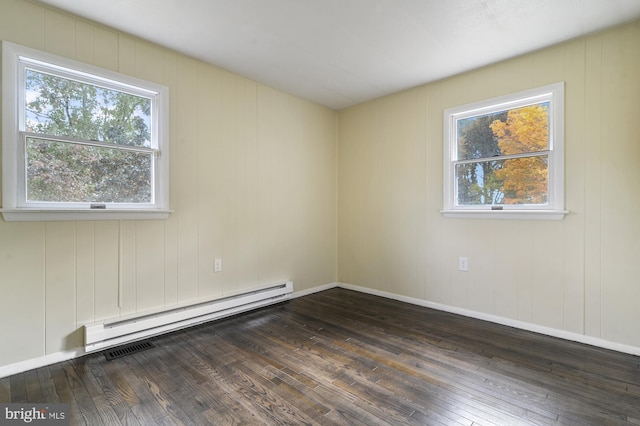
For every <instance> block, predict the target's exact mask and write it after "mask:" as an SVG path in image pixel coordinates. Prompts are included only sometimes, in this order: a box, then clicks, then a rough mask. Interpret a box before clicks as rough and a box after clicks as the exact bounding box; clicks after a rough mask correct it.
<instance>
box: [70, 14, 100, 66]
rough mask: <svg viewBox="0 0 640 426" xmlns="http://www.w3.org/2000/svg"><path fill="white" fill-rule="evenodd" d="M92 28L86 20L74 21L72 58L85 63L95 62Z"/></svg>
mask: <svg viewBox="0 0 640 426" xmlns="http://www.w3.org/2000/svg"><path fill="white" fill-rule="evenodd" d="M94 28H95V27H94V26H93V25H91V24H89V23H87V22H84V21H78V22H76V28H75V30H76V31H75V42H76V45H75V58H74V59H76V60H78V61H81V62H85V63H87V64H95V40H94Z"/></svg>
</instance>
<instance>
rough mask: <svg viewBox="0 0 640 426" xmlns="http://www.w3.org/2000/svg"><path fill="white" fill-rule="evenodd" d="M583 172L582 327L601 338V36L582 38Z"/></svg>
mask: <svg viewBox="0 0 640 426" xmlns="http://www.w3.org/2000/svg"><path fill="white" fill-rule="evenodd" d="M585 44H586V46H585V87H584V93H585V98H586V99H589V102H588V103H587V102H585V106H584V111H585V118H584V121H585V132H584V133H585V134H584V144H585V173H584V185H585V188H589V191H587V192H586V193H585V204H584V211H585V217H584V239H585V245H584V249H585V259H584V277H585V283H584V290H585V301H584V310H585V315H584V329H585V333H586V334H587V335H590V336H596V337H602V327H601V321H602V312H601V301H602V297H601V284H602V269H601V262H602V256H601V253H602V237H601V232H602V223H601V221H602V202H601V200H602V165H601V162H600V160H601V158H602V152H601V150H602V139H603V135H602V117H601V114H600V108H601V105H602V37H601V36H593V37H590V38H588V39H587V40H586V41H585Z"/></svg>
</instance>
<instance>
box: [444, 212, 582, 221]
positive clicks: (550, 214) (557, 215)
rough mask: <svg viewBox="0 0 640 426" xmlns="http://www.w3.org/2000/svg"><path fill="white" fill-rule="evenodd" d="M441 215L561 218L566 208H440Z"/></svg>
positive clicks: (458, 216) (490, 217)
mask: <svg viewBox="0 0 640 426" xmlns="http://www.w3.org/2000/svg"><path fill="white" fill-rule="evenodd" d="M440 213H442V216H444V217H446V218H457V219H515V220H562V219H564V217H565V216H566V215H568V214H569V211H568V210H440Z"/></svg>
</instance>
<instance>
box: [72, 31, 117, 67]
mask: <svg viewBox="0 0 640 426" xmlns="http://www.w3.org/2000/svg"><path fill="white" fill-rule="evenodd" d="M93 46H94V48H95V54H94V65H96V66H99V67H102V68H106V69H109V70H112V71H117V70H118V34H117V33H115V32H113V31H109V30H107V29H105V28H102V27H94V28H93ZM79 59H80V58H79ZM80 60H82V59H80Z"/></svg>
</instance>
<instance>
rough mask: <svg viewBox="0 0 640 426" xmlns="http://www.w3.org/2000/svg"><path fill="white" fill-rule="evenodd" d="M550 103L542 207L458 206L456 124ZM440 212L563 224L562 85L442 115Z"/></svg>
mask: <svg viewBox="0 0 640 426" xmlns="http://www.w3.org/2000/svg"><path fill="white" fill-rule="evenodd" d="M542 102H549V109H550V114H549V150H548V156H549V193H548V196H547V204H544V205H516V204H501V205H500V206H491V205H472V206H469V205H458V204H457V199H458V197H457V193H456V191H457V185H456V175H455V165H456V162H457V120H459V119H464V118H469V117H475V116H481V115H485V114H489V113H493V112H500V111H505V110H509V109H514V108H518V107H523V106H528V105H532V104H537V103H542ZM443 133H444V147H443V152H444V164H443V209H442V210H441V213H442V214H443V216H444V217H450V218H467V219H470V218H474V219H475V218H490V219H497V218H500V219H550V220H562V219H563V218H564V216H565V215H566V214H568V213H569V212H568V211H566V210H564V83H556V84H551V85H548V86H543V87H538V88H535V89H530V90H525V91H522V92H518V93H514V94H510V95H506V96H501V97H497V98H492V99H488V100H483V101H480V102H475V103H471V104H467V105H462V106H457V107H454V108H449V109H447V110H445V111H444V125H443Z"/></svg>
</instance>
